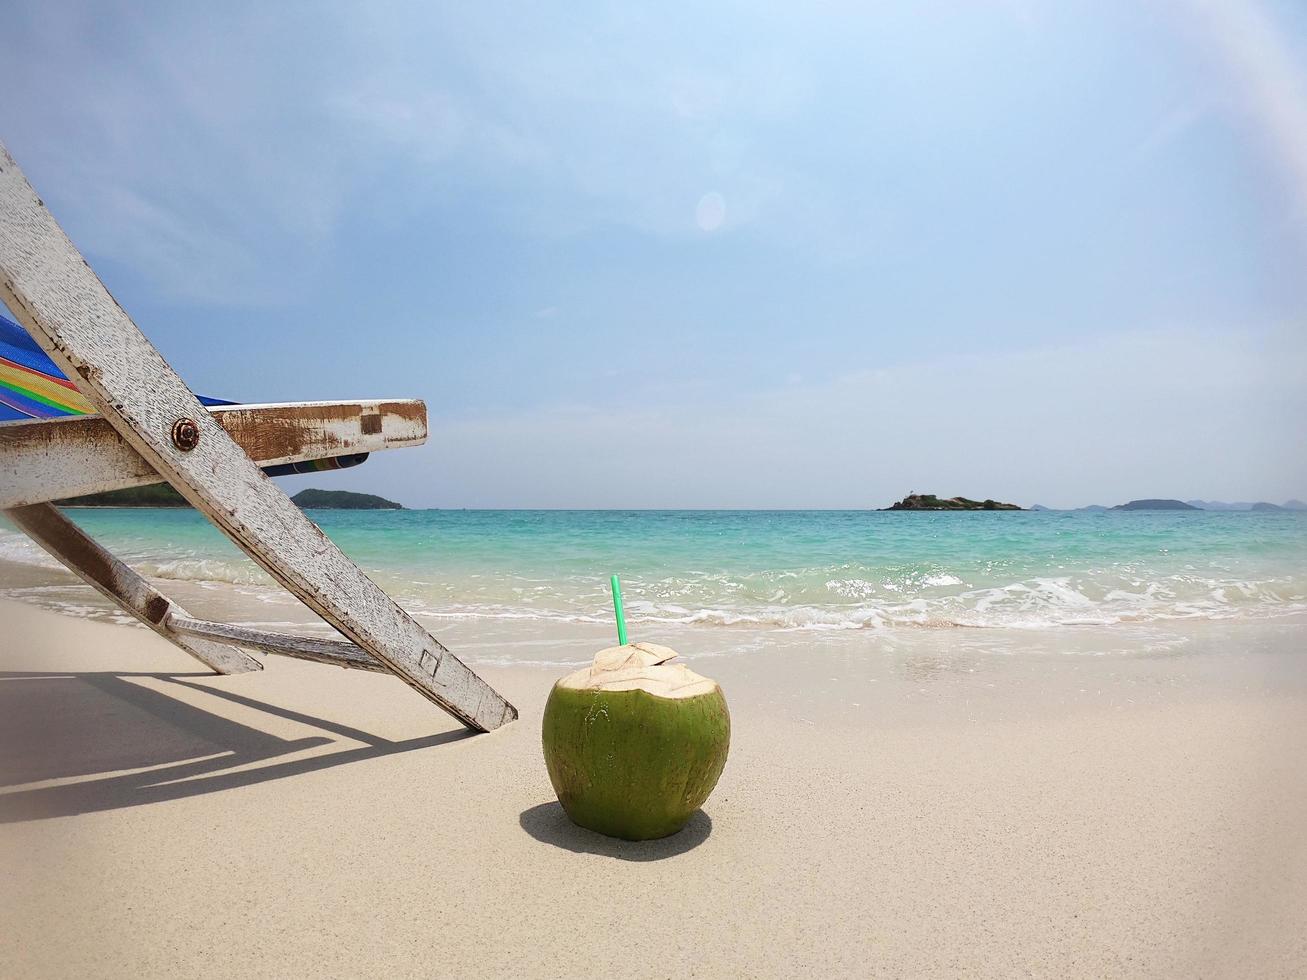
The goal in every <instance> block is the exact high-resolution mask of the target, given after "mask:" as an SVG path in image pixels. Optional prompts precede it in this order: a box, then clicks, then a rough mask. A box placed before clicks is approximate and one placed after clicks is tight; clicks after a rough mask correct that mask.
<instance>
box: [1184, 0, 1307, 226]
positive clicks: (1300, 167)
mask: <svg viewBox="0 0 1307 980" xmlns="http://www.w3.org/2000/svg"><path fill="white" fill-rule="evenodd" d="M1187 2H1188V5H1189V6H1190V9H1193V10H1194V11H1195V12H1197V13H1198V14H1199V15H1200V18H1201V21H1202V22H1203V23H1204V24H1205V25H1206V27H1207V32H1206V33H1207V37H1208V40H1209V43H1210V44H1211V45H1212V46H1213V48H1214V49H1215V50H1216V51H1217V52H1218V53H1219V54H1220V56H1221V57H1222V58H1223V60H1224V61H1225V63H1226V65H1227V67H1228V69H1229V70H1230V72H1231V75H1232V77H1233V78H1234V80H1235V82H1236V84H1237V90H1238V92H1239V93H1240V96H1241V101H1242V104H1243V105H1244V106H1245V107H1246V108H1247V110H1248V111H1249V113H1250V114H1251V117H1252V118H1253V119H1254V120H1255V121H1256V123H1257V125H1258V128H1259V130H1260V132H1261V133H1262V135H1263V137H1264V142H1265V146H1266V148H1267V150H1268V151H1269V153H1270V154H1271V156H1272V157H1273V158H1274V159H1275V162H1276V163H1277V164H1278V165H1279V166H1280V168H1281V169H1282V172H1283V174H1284V178H1285V180H1286V181H1287V182H1288V185H1289V188H1290V191H1291V193H1292V195H1293V197H1294V199H1295V201H1296V208H1297V210H1298V214H1299V217H1300V218H1307V73H1305V72H1304V66H1303V64H1302V61H1301V57H1300V54H1299V56H1295V54H1294V52H1293V50H1292V49H1291V48H1290V46H1289V44H1288V43H1287V40H1286V36H1285V34H1284V31H1283V30H1282V29H1281V28H1280V27H1279V26H1278V25H1277V23H1276V20H1275V18H1274V16H1273V15H1272V14H1271V12H1270V10H1269V8H1268V7H1267V5H1266V4H1264V3H1263V2H1261V0H1239V2H1237V3H1231V2H1227V0H1187Z"/></svg>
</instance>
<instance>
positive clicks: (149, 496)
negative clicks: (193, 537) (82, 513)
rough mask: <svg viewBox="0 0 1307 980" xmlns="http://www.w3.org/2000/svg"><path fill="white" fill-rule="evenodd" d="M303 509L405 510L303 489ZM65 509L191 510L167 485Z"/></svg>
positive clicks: (359, 496)
mask: <svg viewBox="0 0 1307 980" xmlns="http://www.w3.org/2000/svg"><path fill="white" fill-rule="evenodd" d="M290 499H291V500H292V501H294V502H295V503H296V504H298V505H299V506H300V507H304V508H308V507H313V508H331V509H333V510H403V509H404V506H403V505H402V504H397V503H395V501H393V500H387V499H386V498H385V497H378V496H376V495H374V494H370V493H354V492H353V491H352V490H313V489H310V490H301V491H300V492H299V493H297V494H295V496H293V497H291V498H290ZM58 503H59V504H60V505H61V506H64V507H189V506H190V504H188V503H187V502H186V499H185V498H184V497H183V496H182V495H181V494H179V493H178V492H177V491H176V490H174V489H173V488H172V487H171V486H170V485H169V484H167V483H155V484H152V485H150V486H148V487H128V488H127V489H126V490H112V491H109V492H108V493H93V494H90V495H88V496H85V497H73V498H72V499H70V500H60V501H58Z"/></svg>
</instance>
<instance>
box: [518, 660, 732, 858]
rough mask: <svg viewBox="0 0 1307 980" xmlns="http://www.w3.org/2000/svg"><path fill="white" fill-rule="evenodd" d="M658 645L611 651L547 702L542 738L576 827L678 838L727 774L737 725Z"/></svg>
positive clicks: (703, 683)
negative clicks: (722, 777) (719, 779)
mask: <svg viewBox="0 0 1307 980" xmlns="http://www.w3.org/2000/svg"><path fill="white" fill-rule="evenodd" d="M675 656H676V651H674V650H671V649H669V648H668V647H664V646H658V645H657V644H654V643H631V644H628V645H626V646H621V647H610V648H609V649H607V650H601V651H600V652H599V653H598V654H596V655H595V658H594V663H593V664H591V665H590V666H589V667H584V668H582V669H581V670H578V671H576V672H575V673H572V674H568V675H567V676H566V677H564V678H563V679H562V680H560V681H559V682H558V683H557V684H555V685H554V689H553V690H552V691H551V692H550V694H549V701H548V703H547V704H546V705H545V717H544V724H543V726H542V729H543V730H542V737H543V741H544V750H545V764H546V766H548V768H549V779H550V781H551V782H552V783H553V784H554V792H556V793H557V794H558V800H559V802H560V803H562V804H563V809H564V810H566V811H567V815H568V816H569V817H571V818H572V821H573V822H574V823H577V824H579V825H580V826H582V827H586V828H588V829H590V830H596V831H598V832H599V833H601V834H607V835H608V836H610V837H621V838H624V839H626V840H652V839H654V838H656V837H666V836H668V835H669V834H674V833H676V832H677V831H678V830H680V829H681V828H682V827H684V826H685V824H686V822H687V821H688V820H689V819H690V817H691V816H692V815H693V814H694V813H695V811H696V810H698V809H699V807H701V806H702V805H703V802H704V800H706V799H708V794H709V793H711V792H712V791H713V787H714V786H716V785H717V778H718V777H719V776H720V775H721V774H722V767H723V766H725V765H726V753H727V750H728V749H729V748H730V742H731V716H730V713H729V712H728V711H727V709H726V698H725V697H724V696H723V695H722V689H721V688H720V687H718V686H717V682H716V681H712V680H709V679H708V678H706V677H700V676H699V675H698V674H696V673H694V672H693V671H692V670H690V669H689V668H688V667H686V666H685V665H684V664H673V663H669V662H668V661H670V660H672V659H673V658H674V657H675Z"/></svg>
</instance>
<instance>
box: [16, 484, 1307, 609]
mask: <svg viewBox="0 0 1307 980" xmlns="http://www.w3.org/2000/svg"><path fill="white" fill-rule="evenodd" d="M68 513H69V514H70V515H71V516H72V517H73V518H74V519H75V520H76V521H77V522H78V523H79V524H80V525H82V526H83V527H84V528H85V529H86V530H87V531H88V532H89V533H90V534H91V535H93V536H94V537H95V538H96V539H98V540H99V541H101V542H102V543H103V544H105V545H106V546H108V547H109V548H110V549H111V550H113V551H114V552H115V553H116V554H117V555H119V556H120V557H122V558H123V559H125V560H127V561H128V562H129V563H130V564H132V565H133V566H134V567H135V568H137V569H138V570H139V571H141V572H142V573H144V574H146V575H147V576H150V577H152V578H155V579H158V580H162V581H163V582H164V583H167V582H169V581H173V582H177V583H187V584H188V586H189V587H190V588H189V594H193V593H194V592H195V590H196V588H200V589H204V590H222V591H224V592H225V593H226V594H228V595H229V596H234V597H236V598H237V599H239V601H240V603H243V604H244V606H243V608H245V609H247V610H248V614H247V615H245V616H244V617H238V618H244V619H245V620H248V621H260V622H276V621H278V617H277V616H276V615H270V614H269V610H270V609H275V608H277V607H279V606H293V605H295V602H294V600H293V599H291V597H290V596H288V595H287V594H285V593H284V592H282V591H281V590H280V588H278V587H277V586H276V585H275V583H273V582H272V581H271V580H270V579H269V578H268V576H267V575H266V574H265V573H264V572H263V571H261V570H260V569H259V568H257V567H256V566H255V565H254V564H253V563H252V562H251V561H250V560H249V559H247V558H246V557H245V556H244V555H242V554H241V553H240V552H239V551H237V549H236V548H235V547H234V546H233V545H231V544H230V543H229V542H228V541H227V540H226V539H225V538H224V537H223V536H222V535H221V534H219V533H218V532H217V531H216V530H214V529H213V528H212V527H211V526H210V525H209V524H208V523H207V522H206V521H205V520H204V519H203V518H201V517H200V516H199V514H197V513H196V512H194V511H191V510H188V509H143V508H123V509H118V508H96V509H90V508H87V509H72V510H70V511H69V512H68ZM310 513H311V516H312V517H313V519H314V520H315V521H317V522H318V523H319V524H320V525H321V526H322V528H323V529H324V530H325V531H326V533H327V534H328V535H330V537H331V538H332V539H333V540H334V541H335V542H336V543H337V544H339V545H340V547H341V548H342V549H343V550H344V551H345V552H346V553H347V554H348V555H350V556H351V557H352V558H353V559H354V560H355V561H356V562H358V564H359V565H360V566H361V567H362V568H364V569H365V570H366V571H367V572H368V574H370V575H371V576H372V577H373V578H374V579H375V580H376V581H377V582H378V583H379V584H381V585H382V586H383V587H384V588H386V589H387V590H388V591H389V592H391V594H393V595H394V596H395V597H396V598H397V599H398V600H399V601H400V603H401V604H403V605H404V606H405V607H406V608H408V609H409V610H411V611H413V612H414V613H415V614H417V615H419V617H420V618H421V619H423V620H424V621H425V622H428V623H429V624H431V625H433V627H438V626H439V624H440V623H441V622H442V621H444V622H452V621H457V622H461V623H466V624H468V625H475V624H486V625H489V624H491V623H498V624H507V623H516V624H518V625H521V626H523V627H529V626H530V625H531V624H532V623H539V624H542V625H543V624H544V623H546V622H548V623H553V624H557V625H559V626H560V627H566V626H567V625H568V624H591V625H593V624H602V623H611V622H612V607H611V598H610V593H609V576H610V575H612V574H614V573H616V574H618V575H620V576H621V581H622V585H623V593H624V597H625V608H626V615H627V618H628V621H629V622H630V624H631V625H632V629H633V631H637V632H640V633H642V634H643V635H650V634H652V633H657V632H658V631H659V630H660V629H664V628H670V627H673V626H674V627H676V628H677V629H678V630H679V629H688V630H693V631H723V630H742V629H749V630H752V631H777V632H782V631H783V632H792V633H808V634H814V635H815V634H822V633H836V632H847V631H863V632H882V633H887V634H890V633H895V632H905V631H913V630H923V629H933V630H951V629H956V630H962V629H966V630H986V629H1003V630H1014V629H1015V630H1067V629H1075V628H1081V627H1087V626H1112V625H1115V624H1129V623H1150V622H1165V621H1176V620H1194V621H1201V620H1257V619H1275V618H1279V617H1295V616H1298V615H1300V614H1303V613H1304V612H1307V513H1300V512H1276V513H1263V512H1207V511H1179V512H1176V511H1131V512H1121V511H1108V512H1105V513H1099V512H1082V511H1076V512H1058V511H1036V512H1019V513H1018V512H966V513H935V512H926V513H900V512H882V511H691V510H667V511H619V510H602V511H563V510H539V511H530V510H502V511H491V510H403V511H344V510H320V511H311V512H310ZM0 562H4V563H9V564H10V565H13V564H17V565H25V566H32V567H33V568H34V569H35V568H43V569H53V568H55V567H57V566H55V563H54V562H53V561H52V560H51V559H50V558H49V557H48V556H46V555H45V554H44V553H43V552H42V551H40V549H39V548H37V547H36V546H35V545H34V544H32V543H31V542H30V541H28V540H27V539H26V538H25V537H24V536H22V535H21V534H19V533H18V532H17V531H16V530H14V529H13V528H12V526H9V525H0ZM65 579H66V580H61V579H57V578H55V579H51V580H50V581H49V582H42V581H37V582H35V584H34V583H33V582H32V581H30V580H29V581H25V582H24V583H19V584H12V583H8V584H7V583H6V580H5V579H4V578H0V595H8V596H10V597H12V598H19V599H25V600H28V601H35V602H38V603H40V604H44V605H48V606H52V607H56V608H62V609H63V610H64V611H68V612H75V613H77V612H81V613H87V614H94V613H95V611H96V610H97V609H100V610H101V611H103V609H105V608H107V607H106V606H104V605H103V604H100V605H97V603H96V602H90V601H89V600H88V598H87V597H88V596H89V595H91V593H90V592H89V590H87V589H85V588H83V587H81V586H80V585H76V586H74V585H71V584H70V583H71V582H72V580H71V578H69V577H66V576H65ZM165 591H168V590H167V588H165ZM97 602H98V600H97Z"/></svg>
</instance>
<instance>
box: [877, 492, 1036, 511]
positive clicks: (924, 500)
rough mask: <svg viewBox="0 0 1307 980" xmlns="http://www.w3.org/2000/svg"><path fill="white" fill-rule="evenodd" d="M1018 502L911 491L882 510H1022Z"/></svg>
mask: <svg viewBox="0 0 1307 980" xmlns="http://www.w3.org/2000/svg"><path fill="white" fill-rule="evenodd" d="M1022 509H1024V508H1021V507H1018V506H1017V505H1016V504H1004V503H1000V502H999V501H997V500H971V499H969V498H967V497H945V498H944V499H942V500H941V499H940V498H939V497H936V496H935V495H934V494H933V493H910V494H908V495H907V496H906V497H904V498H903V499H902V500H900V501H899V502H898V503H896V504H891V505H890V506H889V507H882V508H881V510H1022Z"/></svg>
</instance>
